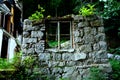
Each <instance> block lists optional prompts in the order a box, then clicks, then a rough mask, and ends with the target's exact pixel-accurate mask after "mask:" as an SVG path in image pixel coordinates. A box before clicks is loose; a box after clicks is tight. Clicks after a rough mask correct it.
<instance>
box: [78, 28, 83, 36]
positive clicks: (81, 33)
mask: <svg viewBox="0 0 120 80" xmlns="http://www.w3.org/2000/svg"><path fill="white" fill-rule="evenodd" d="M79 32H80V37H83V36H84V31H83V29H80V30H79Z"/></svg>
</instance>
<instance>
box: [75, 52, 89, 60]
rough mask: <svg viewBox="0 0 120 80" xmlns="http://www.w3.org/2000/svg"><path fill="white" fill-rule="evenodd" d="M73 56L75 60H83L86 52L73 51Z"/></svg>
mask: <svg viewBox="0 0 120 80" xmlns="http://www.w3.org/2000/svg"><path fill="white" fill-rule="evenodd" d="M74 56H75V58H74V59H75V61H78V60H84V59H86V57H87V55H86V53H75V54H74Z"/></svg>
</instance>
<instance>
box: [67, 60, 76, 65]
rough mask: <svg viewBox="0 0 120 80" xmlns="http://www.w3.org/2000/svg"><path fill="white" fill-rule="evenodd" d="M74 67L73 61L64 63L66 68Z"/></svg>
mask: <svg viewBox="0 0 120 80" xmlns="http://www.w3.org/2000/svg"><path fill="white" fill-rule="evenodd" d="M74 65H76V62H75V61H66V66H74Z"/></svg>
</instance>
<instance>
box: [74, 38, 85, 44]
mask: <svg viewBox="0 0 120 80" xmlns="http://www.w3.org/2000/svg"><path fill="white" fill-rule="evenodd" d="M75 43H84V41H83V39H82V38H81V37H75Z"/></svg>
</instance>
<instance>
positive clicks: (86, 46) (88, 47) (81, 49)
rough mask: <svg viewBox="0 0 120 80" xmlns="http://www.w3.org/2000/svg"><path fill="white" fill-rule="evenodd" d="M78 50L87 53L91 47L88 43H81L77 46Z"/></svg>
mask: <svg viewBox="0 0 120 80" xmlns="http://www.w3.org/2000/svg"><path fill="white" fill-rule="evenodd" d="M79 51H80V52H84V53H89V52H91V51H92V47H91V45H90V44H89V45H81V46H80V47H79Z"/></svg>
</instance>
